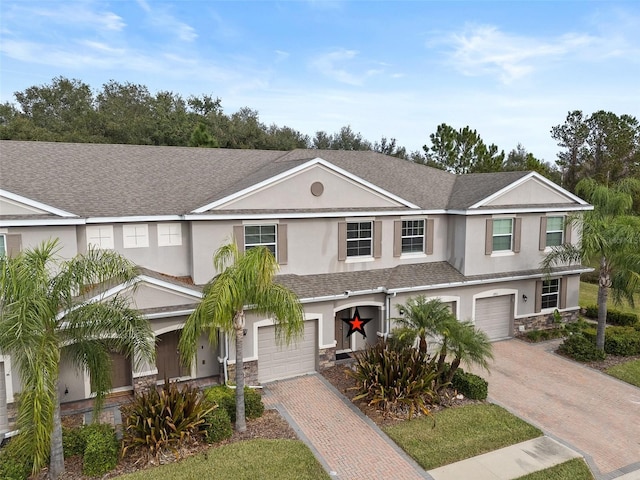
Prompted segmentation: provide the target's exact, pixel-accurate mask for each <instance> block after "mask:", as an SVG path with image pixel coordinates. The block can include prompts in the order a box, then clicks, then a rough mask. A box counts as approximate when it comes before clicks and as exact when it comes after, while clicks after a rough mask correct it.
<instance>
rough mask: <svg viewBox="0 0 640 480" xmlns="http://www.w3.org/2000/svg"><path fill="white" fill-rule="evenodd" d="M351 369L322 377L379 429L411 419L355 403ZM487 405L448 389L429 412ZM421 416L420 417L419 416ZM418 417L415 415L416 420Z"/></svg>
mask: <svg viewBox="0 0 640 480" xmlns="http://www.w3.org/2000/svg"><path fill="white" fill-rule="evenodd" d="M350 370H351V367H350V366H348V365H336V366H334V367H331V368H328V369H326V370H323V371H322V372H321V374H322V376H323V377H324V378H326V379H327V380H328V381H329V383H331V385H333V386H334V387H335V388H336V390H338V391H339V392H340V393H342V394H343V395H344V396H345V397H347V398H348V399H349V400H351V401H352V402H353V404H354V405H355V406H357V407H358V408H359V409H360V410H361V411H362V412H363V413H364V414H365V415H366V416H367V417H369V418H370V419H371V420H373V421H374V422H375V423H376V424H377V425H378V426H379V427H385V426H390V425H394V424H397V423H399V422H403V421H405V420H407V419H408V418H409V412H408V410H406V409H405V410H403V411H399V412H385V411H383V410H380V409H378V408H376V407H374V406H371V405H369V404H368V403H367V402H366V401H364V400H356V401H353V397H355V396H356V395H358V392H357V391H356V389H355V387H356V382H355V380H354V378H353V377H351V376H350V375H349V371H350ZM478 403H485V402H484V401H480V400H471V399H469V398H464V397H463V398H458V397H457V392H456V391H454V390H452V389H447V390H446V391H445V392H444V393H443V395H442V398H441V401H440V403H438V404H435V405H431V406H429V411H430V412H431V413H435V412H437V411H439V410H442V409H444V408H450V407H457V406H462V405H471V404H478ZM418 416H419V415H418ZM415 417H416V415H415V414H414V418H415Z"/></svg>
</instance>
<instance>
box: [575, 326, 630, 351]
mask: <svg viewBox="0 0 640 480" xmlns="http://www.w3.org/2000/svg"><path fill="white" fill-rule="evenodd" d="M583 335H584V336H585V337H586V338H588V339H589V340H590V341H591V342H592V343H593V344H594V345H595V343H596V335H597V333H596V329H595V328H587V329H585V330H584V331H583ZM604 351H605V352H606V353H609V354H611V355H620V356H623V357H629V356H631V355H640V329H639V328H637V327H635V326H633V327H615V326H612V327H607V329H606V330H605V333H604Z"/></svg>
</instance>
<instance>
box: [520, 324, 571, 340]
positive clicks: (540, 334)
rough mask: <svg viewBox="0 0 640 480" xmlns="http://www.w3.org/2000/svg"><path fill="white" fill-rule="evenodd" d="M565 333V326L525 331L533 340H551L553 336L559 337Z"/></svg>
mask: <svg viewBox="0 0 640 480" xmlns="http://www.w3.org/2000/svg"><path fill="white" fill-rule="evenodd" d="M564 334H565V331H564V326H562V327H558V328H549V329H546V330H531V331H529V332H527V333H525V337H527V338H528V339H529V340H531V341H532V342H542V341H544V340H551V339H552V338H559V337H562V336H563V335H564Z"/></svg>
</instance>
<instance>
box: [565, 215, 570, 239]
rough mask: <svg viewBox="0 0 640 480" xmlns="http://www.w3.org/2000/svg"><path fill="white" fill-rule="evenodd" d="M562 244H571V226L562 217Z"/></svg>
mask: <svg viewBox="0 0 640 480" xmlns="http://www.w3.org/2000/svg"><path fill="white" fill-rule="evenodd" d="M564 243H571V224H570V223H569V222H568V221H567V217H564Z"/></svg>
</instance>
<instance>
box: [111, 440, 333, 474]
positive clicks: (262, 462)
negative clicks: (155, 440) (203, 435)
mask: <svg viewBox="0 0 640 480" xmlns="http://www.w3.org/2000/svg"><path fill="white" fill-rule="evenodd" d="M117 478H119V479H122V480H152V479H153V480H155V479H157V478H176V479H180V480H204V479H209V478H215V479H216V480H255V479H256V478H269V479H277V480H298V479H302V480H304V479H308V480H319V479H329V478H330V477H329V475H328V474H327V473H326V472H325V471H324V469H323V468H322V466H321V465H320V463H319V462H318V461H317V460H316V458H315V457H314V456H313V453H311V450H309V449H308V448H307V446H306V445H305V444H304V443H302V442H300V441H298V440H248V441H244V442H237V443H232V444H229V445H223V446H222V447H217V448H212V449H211V450H209V451H207V452H206V453H204V454H200V455H196V456H193V457H189V458H187V459H185V460H182V461H180V462H178V463H172V464H168V465H162V466H160V467H155V468H149V469H146V470H141V471H139V472H136V473H132V474H129V475H122V476H120V477H117Z"/></svg>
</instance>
